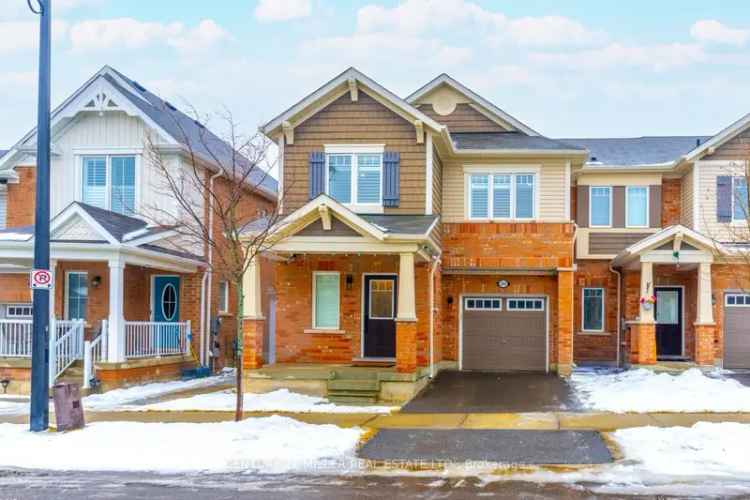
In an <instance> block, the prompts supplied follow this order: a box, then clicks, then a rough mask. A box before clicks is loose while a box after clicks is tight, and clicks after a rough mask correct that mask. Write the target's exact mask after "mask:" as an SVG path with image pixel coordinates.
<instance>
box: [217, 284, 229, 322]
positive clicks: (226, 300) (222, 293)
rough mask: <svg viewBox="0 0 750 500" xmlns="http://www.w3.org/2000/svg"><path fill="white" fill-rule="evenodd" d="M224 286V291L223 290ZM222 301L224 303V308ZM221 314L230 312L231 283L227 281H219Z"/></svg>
mask: <svg viewBox="0 0 750 500" xmlns="http://www.w3.org/2000/svg"><path fill="white" fill-rule="evenodd" d="M222 286H224V289H223V290H222ZM222 301H223V302H224V304H223V307H222ZM218 309H219V314H227V313H228V312H229V282H228V281H227V280H221V281H219V307H218Z"/></svg>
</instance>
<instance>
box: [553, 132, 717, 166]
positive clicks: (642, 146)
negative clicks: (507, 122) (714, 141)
mask: <svg viewBox="0 0 750 500" xmlns="http://www.w3.org/2000/svg"><path fill="white" fill-rule="evenodd" d="M708 139H709V137H708V136H704V135H686V136H661V137H659V136H653V137H626V138H565V139H559V140H560V141H562V142H565V143H568V144H572V145H574V146H576V147H580V148H585V149H587V150H588V151H589V161H588V164H589V165H591V166H595V165H609V166H611V165H617V166H633V167H635V166H642V165H661V164H664V165H666V164H671V163H672V162H674V161H676V160H678V159H680V158H681V157H682V156H684V155H685V154H687V153H689V152H690V151H692V150H693V149H695V148H696V147H697V146H699V145H700V144H703V143H704V142H705V141H706V140H708Z"/></svg>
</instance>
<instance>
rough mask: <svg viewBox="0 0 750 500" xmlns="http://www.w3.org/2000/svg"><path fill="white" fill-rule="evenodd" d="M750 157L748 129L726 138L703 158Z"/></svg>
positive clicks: (728, 158) (749, 131)
mask: <svg viewBox="0 0 750 500" xmlns="http://www.w3.org/2000/svg"><path fill="white" fill-rule="evenodd" d="M748 158H750V130H746V131H744V132H742V133H741V134H739V135H737V136H736V137H734V138H732V139H730V140H728V141H727V142H725V143H724V144H722V145H721V146H719V147H718V148H716V151H714V153H713V154H710V155H706V156H705V157H704V158H703V160H747V159H748Z"/></svg>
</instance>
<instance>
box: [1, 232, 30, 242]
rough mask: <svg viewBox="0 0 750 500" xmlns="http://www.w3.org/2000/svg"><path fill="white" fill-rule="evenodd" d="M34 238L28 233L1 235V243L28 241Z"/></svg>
mask: <svg viewBox="0 0 750 500" xmlns="http://www.w3.org/2000/svg"><path fill="white" fill-rule="evenodd" d="M31 237H32V235H31V234H28V233H11V232H7V233H0V241H27V240H30V239H31Z"/></svg>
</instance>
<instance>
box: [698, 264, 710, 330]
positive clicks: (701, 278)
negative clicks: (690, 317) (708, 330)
mask: <svg viewBox="0 0 750 500" xmlns="http://www.w3.org/2000/svg"><path fill="white" fill-rule="evenodd" d="M697 274H698V307H697V308H696V309H697V311H696V318H695V322H696V323H698V324H701V325H708V324H712V323H713V322H714V308H713V304H712V299H711V295H712V289H711V263H710V262H701V263H700V264H698V273H697Z"/></svg>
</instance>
